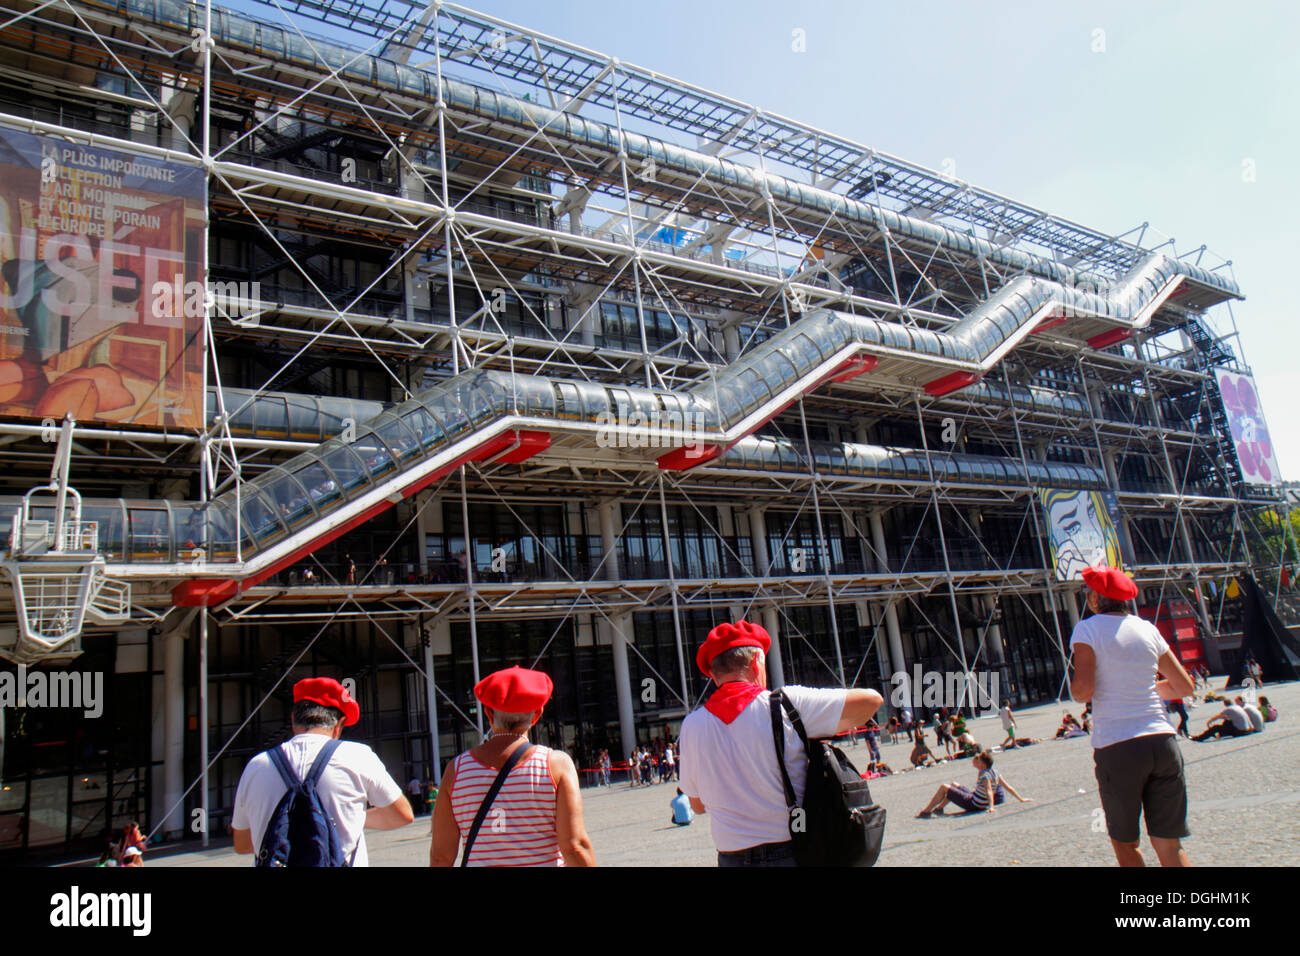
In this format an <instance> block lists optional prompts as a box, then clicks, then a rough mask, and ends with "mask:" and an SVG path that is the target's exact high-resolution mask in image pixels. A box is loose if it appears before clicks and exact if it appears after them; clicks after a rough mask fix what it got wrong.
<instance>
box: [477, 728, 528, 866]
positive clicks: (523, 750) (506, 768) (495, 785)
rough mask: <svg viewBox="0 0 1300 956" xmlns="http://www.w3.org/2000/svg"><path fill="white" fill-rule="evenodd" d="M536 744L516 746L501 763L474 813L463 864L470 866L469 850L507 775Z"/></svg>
mask: <svg viewBox="0 0 1300 956" xmlns="http://www.w3.org/2000/svg"><path fill="white" fill-rule="evenodd" d="M535 746H536V745H535V744H526V745H524V746H522V747H516V748H515V752H514V753H512V754H511V755H510V756H509V757H508V758H507V759H506V762H505V763H503V764H502V765H501V769H500V770H499V771H498V772H497V778H496V779H495V780H493V781H492V786H491V787H489V788H488V792H487V794H486V795H485V796H484V797H483V802H482V803H480V804H479V805H478V813H476V814H474V822H473V824H471V825H470V828H469V836H467V837H466V838H465V852H464V854H462V856H461V858H460V865H461V866H469V851H470V850H472V849H474V841H475V840H476V839H477V838H478V831H479V830H481V829H482V828H483V821H484V820H486V819H487V815H488V810H490V809H492V801H493V800H495V799H496V798H497V794H498V793H500V792H501V787H502V785H504V784H505V782H506V777H508V776H510V771H511V770H514V769H515V767H516V766H517V765H518V764H519V762H520V761H521V760H523V759H524V758H525V757H526V756H528V754H529V753H530V752H531V751H532V750H533V748H534V747H535Z"/></svg>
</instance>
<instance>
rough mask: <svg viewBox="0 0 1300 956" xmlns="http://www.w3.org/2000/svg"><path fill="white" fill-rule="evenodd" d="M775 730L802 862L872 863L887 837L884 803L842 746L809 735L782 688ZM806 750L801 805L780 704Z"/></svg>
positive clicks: (776, 698) (775, 700)
mask: <svg viewBox="0 0 1300 956" xmlns="http://www.w3.org/2000/svg"><path fill="white" fill-rule="evenodd" d="M771 707H772V736H773V738H774V739H775V741H776V760H777V763H778V764H779V765H780V767H781V780H782V782H783V783H784V784H785V802H786V807H787V809H788V811H789V815H790V820H789V826H790V839H791V841H793V843H794V857H795V861H796V862H797V863H798V864H799V865H800V866H871V865H873V864H874V863H875V862H876V858H877V857H878V856H880V845H881V842H882V841H883V840H884V837H885V808H884V807H881V806H878V805H876V804H875V803H873V802H872V800H871V788H870V787H868V786H867V781H865V780H863V779H862V774H860V773H858V770H857V768H856V767H854V766H853V764H852V763H850V762H849V758H848V757H846V756H844V753H843V752H842V751H841V750H840V748H839V747H836V746H835V745H834V744H833V743H831V742H830V741H829V740H809V739H808V734H807V733H806V732H805V731H804V726H803V719H802V718H801V717H800V716H799V711H798V710H796V709H795V706H794V704H792V703H791V702H790V701H789V699H787V698H786V696H785V695H784V694H782V693H781V692H780V691H776V692H775V693H773V694H772V698H771ZM782 707H784V708H785V711H786V713H787V714H789V716H790V723H791V725H793V727H794V731H795V733H797V734H798V735H799V739H800V740H802V741H803V746H804V750H805V751H807V754H808V779H807V783H806V785H805V787H804V795H803V805H802V806H800V805H799V804H798V803H797V802H796V800H795V793H794V786H793V785H792V784H791V783H790V773H789V771H788V770H787V769H786V765H785V726H784V723H783V721H782V720H781V708H782Z"/></svg>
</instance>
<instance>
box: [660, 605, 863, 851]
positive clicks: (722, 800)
mask: <svg viewBox="0 0 1300 956" xmlns="http://www.w3.org/2000/svg"><path fill="white" fill-rule="evenodd" d="M771 646H772V638H771V636H770V635H769V634H768V633H767V631H765V630H764V629H763V628H762V627H759V626H758V625H757V624H753V623H751V622H749V621H738V622H737V623H735V624H731V623H725V624H719V625H718V626H717V627H715V628H714V629H713V630H711V631H710V632H709V634H708V638H707V639H706V640H705V641H704V643H703V644H702V645H700V648H699V650H698V651H697V653H696V655H695V663H696V665H697V666H698V667H699V669H700V671H701V672H702V673H703V674H704V675H705V676H706V677H710V678H712V679H713V683H714V684H716V685H717V689H716V690H714V692H713V694H712V695H711V696H710V697H709V699H708V701H706V702H705V704H704V706H703V707H701V708H699V709H697V710H695V711H692V712H691V713H690V714H688V715H687V716H686V719H685V720H683V721H682V727H681V732H680V734H679V735H678V738H677V745H678V748H679V751H680V752H679V754H678V757H679V761H680V763H681V790H682V792H683V793H684V794H686V795H687V797H689V798H690V804H691V808H692V809H693V810H694V811H695V812H696V813H708V815H709V825H710V831H711V833H712V836H713V843H714V846H715V847H716V848H717V851H718V865H719V866H725V867H743V866H795V856H794V846H793V843H792V842H791V839H790V816H789V806H788V804H787V803H786V796H785V788H784V783H783V778H782V774H781V767H780V765H779V764H778V763H777V754H776V745H775V738H774V733H773V728H774V721H773V717H772V711H771V707H770V706H769V700H770V698H771V693H770V692H769V691H768V689H767V653H768V651H769V650H770V649H771ZM781 693H782V695H783V696H784V697H785V698H786V699H787V700H789V701H790V702H791V703H792V704H794V707H795V709H796V710H797V711H798V713H799V714H800V716H801V718H802V723H803V727H804V730H805V732H806V736H807V737H808V738H809V739H813V738H819V737H831V736H834V735H835V734H837V733H844V732H846V731H847V730H848V729H849V728H850V727H857V726H860V725H861V724H864V723H866V721H867V720H869V719H870V718H871V716H872V715H873V714H875V712H876V710H877V708H879V707H880V705H881V703H883V698H882V697H881V696H880V694H879V693H877V692H876V691H874V690H864V689H862V690H860V689H856V688H854V689H845V688H842V687H834V688H826V689H819V688H812V687H800V686H797V685H790V686H786V687H782V688H781ZM781 720H782V728H783V731H784V744H785V764H786V767H787V769H788V772H789V775H790V782H791V785H792V787H793V789H794V793H795V802H796V803H802V801H803V795H804V789H805V784H806V781H807V775H808V755H807V753H806V751H805V750H804V745H803V741H802V740H801V739H800V736H799V734H798V733H797V732H796V731H795V728H794V726H793V725H792V724H791V723H790V717H789V714H787V713H784V712H782V714H781Z"/></svg>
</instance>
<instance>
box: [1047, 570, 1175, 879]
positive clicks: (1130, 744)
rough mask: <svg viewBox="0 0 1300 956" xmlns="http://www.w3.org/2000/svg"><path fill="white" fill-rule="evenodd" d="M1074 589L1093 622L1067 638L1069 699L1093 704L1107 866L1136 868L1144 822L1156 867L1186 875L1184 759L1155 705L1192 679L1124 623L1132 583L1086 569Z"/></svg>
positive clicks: (1154, 634)
mask: <svg viewBox="0 0 1300 956" xmlns="http://www.w3.org/2000/svg"><path fill="white" fill-rule="evenodd" d="M1083 581H1084V583H1085V584H1087V585H1088V588H1089V591H1088V607H1089V609H1091V611H1092V616H1091V617H1089V618H1087V619H1086V620H1083V621H1080V622H1079V623H1078V624H1077V625H1076V626H1075V628H1074V633H1073V634H1072V635H1071V636H1070V650H1071V660H1070V694H1071V696H1072V697H1073V698H1074V699H1075V700H1077V701H1080V702H1091V704H1092V708H1093V728H1092V746H1093V762H1094V763H1095V764H1096V773H1097V789H1098V792H1099V793H1100V796H1101V807H1102V810H1103V812H1104V813H1105V814H1106V831H1107V833H1109V834H1110V842H1111V847H1112V849H1113V850H1114V851H1115V858H1116V859H1117V860H1118V861H1119V864H1120V866H1142V851H1141V850H1140V849H1139V848H1138V843H1139V840H1138V838H1139V836H1140V833H1139V830H1138V818H1139V817H1140V816H1143V815H1145V817H1146V823H1147V836H1148V837H1150V839H1151V846H1152V848H1153V849H1154V850H1155V851H1156V856H1157V857H1159V859H1160V863H1161V865H1162V866H1188V865H1189V863H1188V861H1187V853H1186V852H1185V851H1184V850H1183V849H1182V838H1183V837H1185V836H1187V835H1188V833H1189V831H1188V829H1187V784H1186V781H1185V780H1184V778H1183V755H1182V751H1180V750H1179V749H1178V736H1177V734H1176V733H1175V732H1174V726H1173V724H1171V723H1170V722H1169V720H1168V718H1167V717H1166V711H1165V705H1164V702H1165V701H1167V700H1177V699H1179V698H1181V697H1185V696H1186V695H1188V694H1190V693H1191V692H1192V689H1193V687H1194V685H1193V684H1192V679H1191V678H1190V677H1188V676H1187V672H1186V671H1185V670H1183V665H1182V664H1180V663H1179V662H1178V658H1177V657H1175V656H1174V653H1173V651H1171V650H1170V649H1169V645H1168V644H1167V643H1165V639H1164V638H1163V637H1162V636H1161V635H1160V632H1159V631H1158V630H1156V628H1155V627H1154V626H1153V625H1151V624H1150V623H1149V622H1147V621H1144V620H1142V618H1140V617H1138V616H1137V615H1136V614H1133V613H1131V611H1130V604H1129V602H1130V601H1132V600H1133V599H1134V598H1135V597H1137V594H1138V587H1137V585H1136V584H1135V583H1134V582H1133V579H1132V578H1130V577H1129V576H1128V575H1127V574H1125V573H1124V572H1123V571H1121V570H1119V569H1118V568H1108V567H1098V568H1085V569H1084V571H1083ZM1161 674H1164V675H1165V677H1164V679H1163V680H1162V679H1161V678H1160V675H1161Z"/></svg>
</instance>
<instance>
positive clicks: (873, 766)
mask: <svg viewBox="0 0 1300 956" xmlns="http://www.w3.org/2000/svg"><path fill="white" fill-rule="evenodd" d="M893 773H894V771H893V770H892V769H891V768H890V766H889V764H887V763H885V762H884V761H883V760H873V761H871V763H869V764H867V770H866V773H864V774H863V775H862V779H863V780H872V779H874V778H876V777H889V776H892V775H893Z"/></svg>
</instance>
